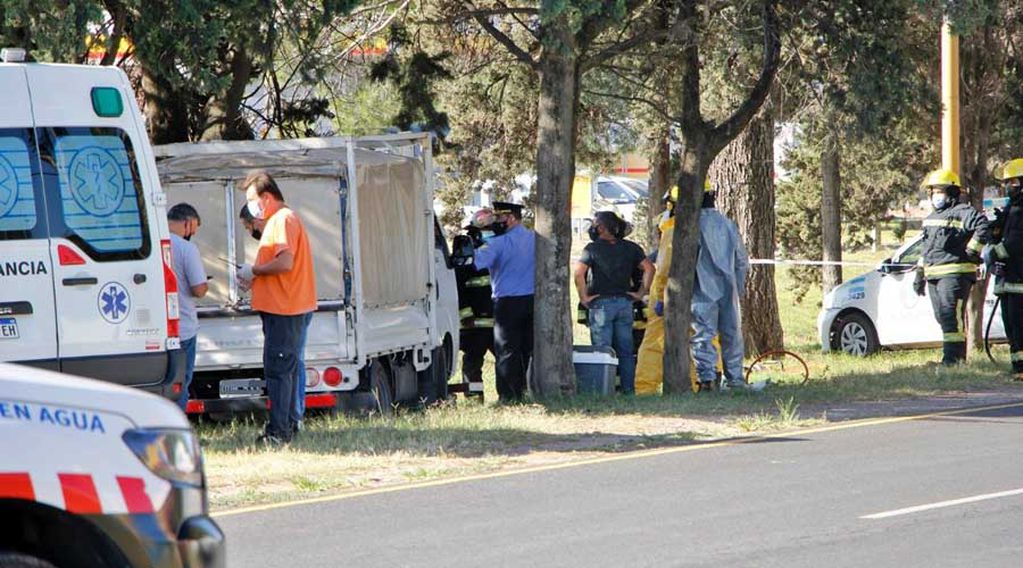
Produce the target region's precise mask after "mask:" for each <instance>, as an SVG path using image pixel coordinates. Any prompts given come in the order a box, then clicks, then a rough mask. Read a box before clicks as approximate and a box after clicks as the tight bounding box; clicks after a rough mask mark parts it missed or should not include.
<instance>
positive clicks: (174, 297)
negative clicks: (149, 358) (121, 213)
mask: <svg viewBox="0 0 1023 568" xmlns="http://www.w3.org/2000/svg"><path fill="white" fill-rule="evenodd" d="M160 251H161V252H162V256H163V285H164V289H165V290H166V293H167V349H177V348H179V347H180V346H181V340H180V337H181V328H180V325H181V311H180V306H179V305H178V279H177V277H176V276H174V268H173V266H174V263H173V259H172V258H171V244H170V240H167V239H164V240H162V241H160Z"/></svg>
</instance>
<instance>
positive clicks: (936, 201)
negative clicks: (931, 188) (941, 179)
mask: <svg viewBox="0 0 1023 568" xmlns="http://www.w3.org/2000/svg"><path fill="white" fill-rule="evenodd" d="M931 205H933V206H934V208H935V209H938V210H941V209H944V208H945V206H946V205H948V196H947V195H945V194H944V193H935V194H934V195H932V196H931Z"/></svg>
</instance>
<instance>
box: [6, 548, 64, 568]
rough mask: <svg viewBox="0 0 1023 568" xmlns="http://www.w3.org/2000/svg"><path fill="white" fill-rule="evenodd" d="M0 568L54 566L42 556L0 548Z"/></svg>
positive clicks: (42, 567) (51, 567)
mask: <svg viewBox="0 0 1023 568" xmlns="http://www.w3.org/2000/svg"><path fill="white" fill-rule="evenodd" d="M0 568H54V566H53V564H50V563H49V562H47V561H45V560H43V559H42V558H36V557H35V556H28V555H26V554H19V553H17V552H4V551H2V550H0Z"/></svg>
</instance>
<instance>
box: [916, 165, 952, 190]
mask: <svg viewBox="0 0 1023 568" xmlns="http://www.w3.org/2000/svg"><path fill="white" fill-rule="evenodd" d="M947 186H953V187H962V184H961V183H959V176H958V175H956V173H955V172H953V171H952V170H946V169H943V168H939V169H937V170H934V171H932V172H931V173H929V174H927V175H926V176H925V177H924V181H923V182H922V183H920V187H921V188H928V187H947Z"/></svg>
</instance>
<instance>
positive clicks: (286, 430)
mask: <svg viewBox="0 0 1023 568" xmlns="http://www.w3.org/2000/svg"><path fill="white" fill-rule="evenodd" d="M259 315H260V318H262V320H263V378H265V379H266V394H267V396H269V397H270V422H268V423H267V425H266V433H267V434H269V435H271V436H276V437H277V438H280V439H281V440H284V441H288V440H291V437H292V435H294V433H295V429H296V428H297V426H298V424H297V423H296V422H292V421H291V415H292V412H293V411H294V398H295V379H296V377H298V375H299V366H298V362H299V361H300V360H301V356H300V355H299V353H300V350H299V342H300V341H301V339H302V334H303V333H304V332H303V330H304V328H305V325H306V314H301V315H297V316H283V315H278V314H268V313H265V312H260V314H259Z"/></svg>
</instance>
